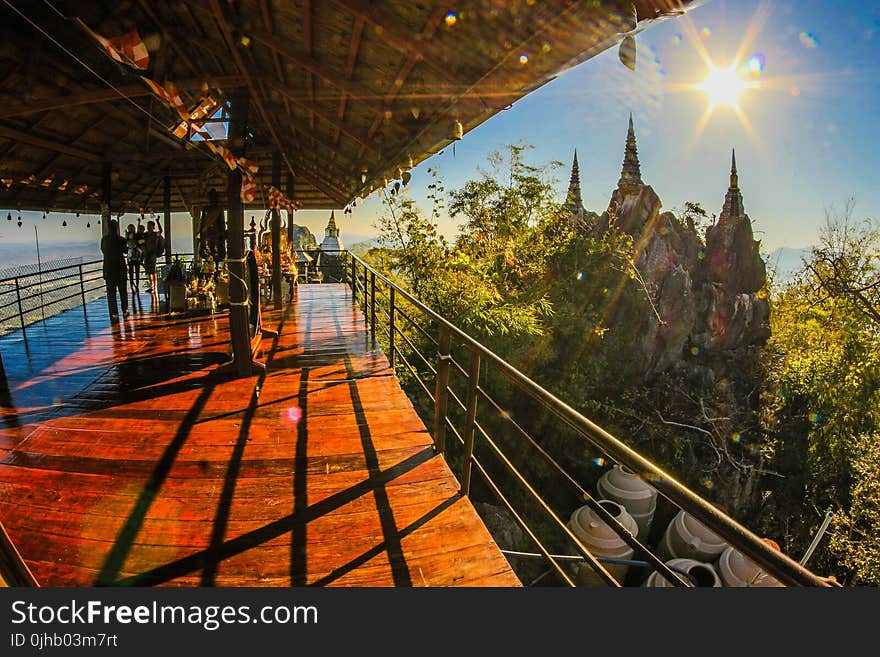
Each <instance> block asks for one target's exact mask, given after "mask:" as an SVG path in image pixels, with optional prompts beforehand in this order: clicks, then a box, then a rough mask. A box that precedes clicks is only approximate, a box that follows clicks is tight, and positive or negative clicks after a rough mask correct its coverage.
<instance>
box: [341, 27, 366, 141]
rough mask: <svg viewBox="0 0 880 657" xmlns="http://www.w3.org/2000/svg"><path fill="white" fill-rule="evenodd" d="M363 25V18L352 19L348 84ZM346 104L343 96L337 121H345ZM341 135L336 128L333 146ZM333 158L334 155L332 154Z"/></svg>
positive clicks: (345, 95)
mask: <svg viewBox="0 0 880 657" xmlns="http://www.w3.org/2000/svg"><path fill="white" fill-rule="evenodd" d="M364 25H366V21H365V20H364V19H363V18H360V17H356V18H355V19H354V28H353V29H352V31H351V41H349V43H348V57H347V58H346V60H345V80H346V82H349V81H350V80H351V77H352V76H353V75H354V67H355V65H356V64H357V56H358V52H359V51H360V49H361V41H362V40H363V35H364ZM347 102H348V95H347V94H343V95H342V97H341V98H340V99H339V111H338V112H337V113H336V116H337V117H338V118H339V120H340V121H341V122H342V121H345V110H346V103H347ZM341 134H342V131H341V130H340V129H339V128H337V129H336V135H335V136H334V138H333V143H334V145H336V144H338V143H339V136H340V135H341ZM333 155H334V156H335V155H336V153H335V152H334V154H333Z"/></svg>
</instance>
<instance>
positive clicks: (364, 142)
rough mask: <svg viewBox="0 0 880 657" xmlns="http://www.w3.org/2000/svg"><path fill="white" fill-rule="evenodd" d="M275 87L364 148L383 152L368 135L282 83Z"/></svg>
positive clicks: (293, 101)
mask: <svg viewBox="0 0 880 657" xmlns="http://www.w3.org/2000/svg"><path fill="white" fill-rule="evenodd" d="M275 88H276V89H277V91H278V92H279V93H280V94H282V95H284V96H287V97H288V98H290V101H291V102H292V103H294V104H295V105H299V106H300V107H302V108H303V109H305V110H307V111H311V112H314V114H315V116H317V117H318V118H320V119H323V120H324V121H326V122H327V123H329V124H330V125H331V126H333V127H335V128H339V129H340V130H341V131H342V133H343V134H344V135H346V136H347V137H350V138H351V139H353V140H354V141H356V142H357V143H358V144H360V145H361V147H362V148H364V149H368V150H371V151H373V152H374V153H377V154H378V153H381V151H380V149H379V147H378V146H376V145H375V144H373V143H372V141H371V140H370V139H369V138H368V137H367V136H366V135H361V134H359V133H356V132H355V131H354V130H352V129H351V128H349V127H348V126H346V125H345V124H344V123H341V122H340V121H339V120H337V119H335V118H334V117H332V116H329V115H328V114H325V113H323V112H321V111H320V110H318V109H317V108H315V107H314V105H312V104H311V103H308V102H306V101H304V100H301V99H299V98H297V97H296V96H295V95H293V94H292V93H291V92H290V91H289V90H288V89H287V88H285V87H283V86H281V85H275Z"/></svg>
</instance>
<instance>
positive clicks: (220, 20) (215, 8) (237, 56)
mask: <svg viewBox="0 0 880 657" xmlns="http://www.w3.org/2000/svg"><path fill="white" fill-rule="evenodd" d="M210 3H211V11H212V13H213V15H214V19H215V20H216V22H217V24H218V25H219V26H220V31H221V32H222V34H223V39H224V40H225V41H226V45H227V47H228V48H229V53H230V54H231V55H232V59H233V60H234V61H235V66H236V68H237V69H238V71H239V73H241V75H242V76H244V79H245V82H247V87H248V90H249V91H250V93H251V97H252V98H253V101H254V105H256V107H257V111H258V112H259V113H260V117H261V118H262V119H263V123H264V125H265V127H266V130H268V131H269V134H270V135H271V137H272V141H273V143H274V144H275V147H276V148H277V149H278V150H279V152H281V151H282V145H281V140H280V139H279V138H278V134H277V133H276V132H275V127H274V124H273V122H272V120H271V119H270V117H269V115H268V114H267V113H266V110H265V108H264V107H263V104H262V103H261V102H260V100H259V98H257V94H256V88H255V86H254V81H253V80H252V79H251V76H250V71H248V68H247V65H246V64H245V63H244V61H243V60H242V58H241V53H239V52H238V48H237V47H236V44H235V39H233V38H232V33H231V32H230V31H229V27H228V25H227V24H226V18H225V16H224V14H223V9H222V8H221V7H220V3H219V0H210ZM282 157H283V158H284V160H285V163H286V164H287V167H288V168H289V169H290V171H291V173H295V172H294V170H293V167H292V166H291V164H290V161H289V160H287V156H286V155H284V154H283V153H282Z"/></svg>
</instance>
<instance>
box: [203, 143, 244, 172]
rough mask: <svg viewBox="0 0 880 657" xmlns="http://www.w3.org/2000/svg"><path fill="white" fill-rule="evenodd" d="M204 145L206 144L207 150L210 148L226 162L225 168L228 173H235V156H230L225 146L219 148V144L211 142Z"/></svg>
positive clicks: (229, 151) (230, 153) (236, 164)
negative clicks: (226, 167)
mask: <svg viewBox="0 0 880 657" xmlns="http://www.w3.org/2000/svg"><path fill="white" fill-rule="evenodd" d="M206 143H207V144H208V148H210V149H211V150H212V151H214V152H215V153H216V154H217V155H219V156H220V157H222V158H223V161H224V162H226V166H228V167H229V170H230V171H235V168H236V167H237V166H238V163H237V162H236V160H235V155H233V154H232V151H231V150H229V149H228V148H226V147H225V146H220V145H219V144H212V143H211V142H206Z"/></svg>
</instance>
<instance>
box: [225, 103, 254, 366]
mask: <svg viewBox="0 0 880 657" xmlns="http://www.w3.org/2000/svg"><path fill="white" fill-rule="evenodd" d="M247 117H248V99H247V97H246V96H236V97H234V98H233V99H232V101H231V103H230V108H229V142H230V146H231V149H232V152H233V154H234V155H236V156H241V155H243V154H244V142H245V136H246V134H247ZM226 198H227V203H228V208H229V210H228V218H227V236H228V243H227V249H228V254H227V257H228V258H229V263H228V269H229V332H230V334H231V336H232V358H233V363H234V366H235V371H236V372H237V373H238V375H239V376H250V375H251V374H253V367H252V365H251V358H252V354H251V335H250V325H249V323H248V307H247V306H246V305H245V301H246V300H247V298H248V290H247V289H246V288H245V284H244V281H245V277H246V273H245V263H244V261H243V257H244V205H242V202H241V173H239V171H238V170H237V169H236V170H235V171H230V172H229V174H228V175H227V177H226ZM251 285H258V282H257V281H251Z"/></svg>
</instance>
